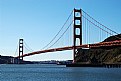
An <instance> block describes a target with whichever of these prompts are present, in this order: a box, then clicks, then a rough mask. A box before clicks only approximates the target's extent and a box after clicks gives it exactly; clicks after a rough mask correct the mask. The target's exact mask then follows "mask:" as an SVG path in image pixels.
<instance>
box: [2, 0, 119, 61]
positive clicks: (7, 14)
mask: <svg viewBox="0 0 121 81" xmlns="http://www.w3.org/2000/svg"><path fill="white" fill-rule="evenodd" d="M74 8H77V9H80V8H81V9H83V10H84V11H85V12H87V13H88V14H90V15H91V16H92V17H93V18H95V19H96V20H97V21H99V22H101V23H103V24H104V25H106V26H107V27H109V28H110V29H112V30H114V31H116V32H117V33H121V0H0V38H1V39H0V55H4V56H17V55H16V49H17V47H18V41H19V39H20V38H23V39H24V40H25V41H26V43H27V45H29V47H31V48H32V49H33V50H40V49H41V48H42V47H44V46H45V45H46V44H47V43H49V42H50V40H51V39H52V38H53V37H54V36H55V34H56V33H57V32H58V31H59V29H60V28H61V27H62V25H63V24H64V22H65V21H66V19H67V17H68V16H69V14H70V13H71V11H72V10H73V9H74ZM24 59H25V60H31V61H39V60H72V59H73V53H72V51H65V52H56V53H46V54H41V55H34V56H29V57H25V58H24Z"/></svg>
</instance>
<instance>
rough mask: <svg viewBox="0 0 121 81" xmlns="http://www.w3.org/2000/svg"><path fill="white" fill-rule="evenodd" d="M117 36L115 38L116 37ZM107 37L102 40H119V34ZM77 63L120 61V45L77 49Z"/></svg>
mask: <svg viewBox="0 0 121 81" xmlns="http://www.w3.org/2000/svg"><path fill="white" fill-rule="evenodd" d="M115 36H116V37H117V38H116V37H115ZM115 36H111V37H108V38H107V39H105V40H104V41H103V42H108V41H114V40H119V39H118V38H121V34H119V35H115ZM76 61H77V63H92V64H100V63H121V46H120V47H112V48H98V49H78V53H77V57H76Z"/></svg>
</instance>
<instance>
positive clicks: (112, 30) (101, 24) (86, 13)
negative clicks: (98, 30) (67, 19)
mask: <svg viewBox="0 0 121 81" xmlns="http://www.w3.org/2000/svg"><path fill="white" fill-rule="evenodd" d="M82 11H83V10H82ZM83 12H84V13H85V14H87V13H86V12H85V11H83ZM87 16H89V17H90V18H91V19H92V20H94V21H95V22H97V23H98V24H100V25H101V26H103V27H105V28H106V29H108V30H110V31H112V32H113V33H115V34H118V33H117V32H115V31H113V30H111V29H109V28H108V27H106V26H105V25H103V24H101V23H100V22H98V21H97V20H95V19H94V18H92V17H91V16H90V15H89V14H87Z"/></svg>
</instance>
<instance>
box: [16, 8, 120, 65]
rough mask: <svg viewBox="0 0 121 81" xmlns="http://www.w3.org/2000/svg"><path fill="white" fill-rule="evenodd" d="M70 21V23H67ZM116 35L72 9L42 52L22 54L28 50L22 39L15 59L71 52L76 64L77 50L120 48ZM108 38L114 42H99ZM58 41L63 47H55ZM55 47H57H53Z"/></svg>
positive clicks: (89, 17) (86, 15)
mask: <svg viewBox="0 0 121 81" xmlns="http://www.w3.org/2000/svg"><path fill="white" fill-rule="evenodd" d="M71 17H73V19H71ZM70 19H71V21H69V20H70ZM67 24H68V25H67ZM72 32H73V33H72ZM97 32H98V33H97ZM67 33H68V34H67ZM69 34H71V35H69ZM117 34H118V33H117V32H115V31H113V30H111V29H110V28H108V27H106V26H105V25H103V24H101V23H100V22H98V21H97V20H95V19H94V18H93V17H91V16H90V15H89V14H87V13H86V12H85V11H83V10H82V9H74V10H72V12H71V14H70V15H69V17H68V18H67V20H66V22H65V23H64V25H63V26H62V28H61V29H60V30H59V32H58V33H57V34H56V35H55V37H54V38H53V39H52V40H51V41H50V42H49V43H48V44H47V45H46V46H44V47H43V48H42V50H39V51H33V50H32V52H29V53H24V47H25V49H27V50H28V49H29V48H27V47H26V45H27V44H26V43H25V44H26V45H24V40H23V39H19V55H18V56H17V57H15V58H18V59H21V60H23V57H26V56H31V55H35V54H42V53H47V52H57V51H65V50H73V62H74V63H76V60H75V58H76V56H77V55H76V54H77V49H84V48H88V49H92V48H93V49H95V48H101V47H115V46H116V47H117V46H121V38H119V37H117V36H116V35H117ZM59 35H60V36H59ZM104 35H105V37H104ZM57 36H58V38H57ZM64 36H65V37H64ZM109 36H115V38H116V40H114V41H106V42H101V41H102V40H104V39H105V38H107V37H109ZM96 39H99V41H98V42H97V41H96V42H94V41H95V40H96ZM60 41H61V42H63V41H66V43H65V45H64V44H62V43H60V45H62V46H60V45H56V44H58V42H60ZM92 41H93V42H92ZM70 42H71V43H70ZM67 44H69V45H67ZM55 45H56V46H57V47H54V46H55ZM59 46H60V47H59Z"/></svg>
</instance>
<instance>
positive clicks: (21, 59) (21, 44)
mask: <svg viewBox="0 0 121 81" xmlns="http://www.w3.org/2000/svg"><path fill="white" fill-rule="evenodd" d="M21 55H23V39H19V58H18V64H20V63H21V62H23V57H22V58H21V57H20V56H21Z"/></svg>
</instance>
